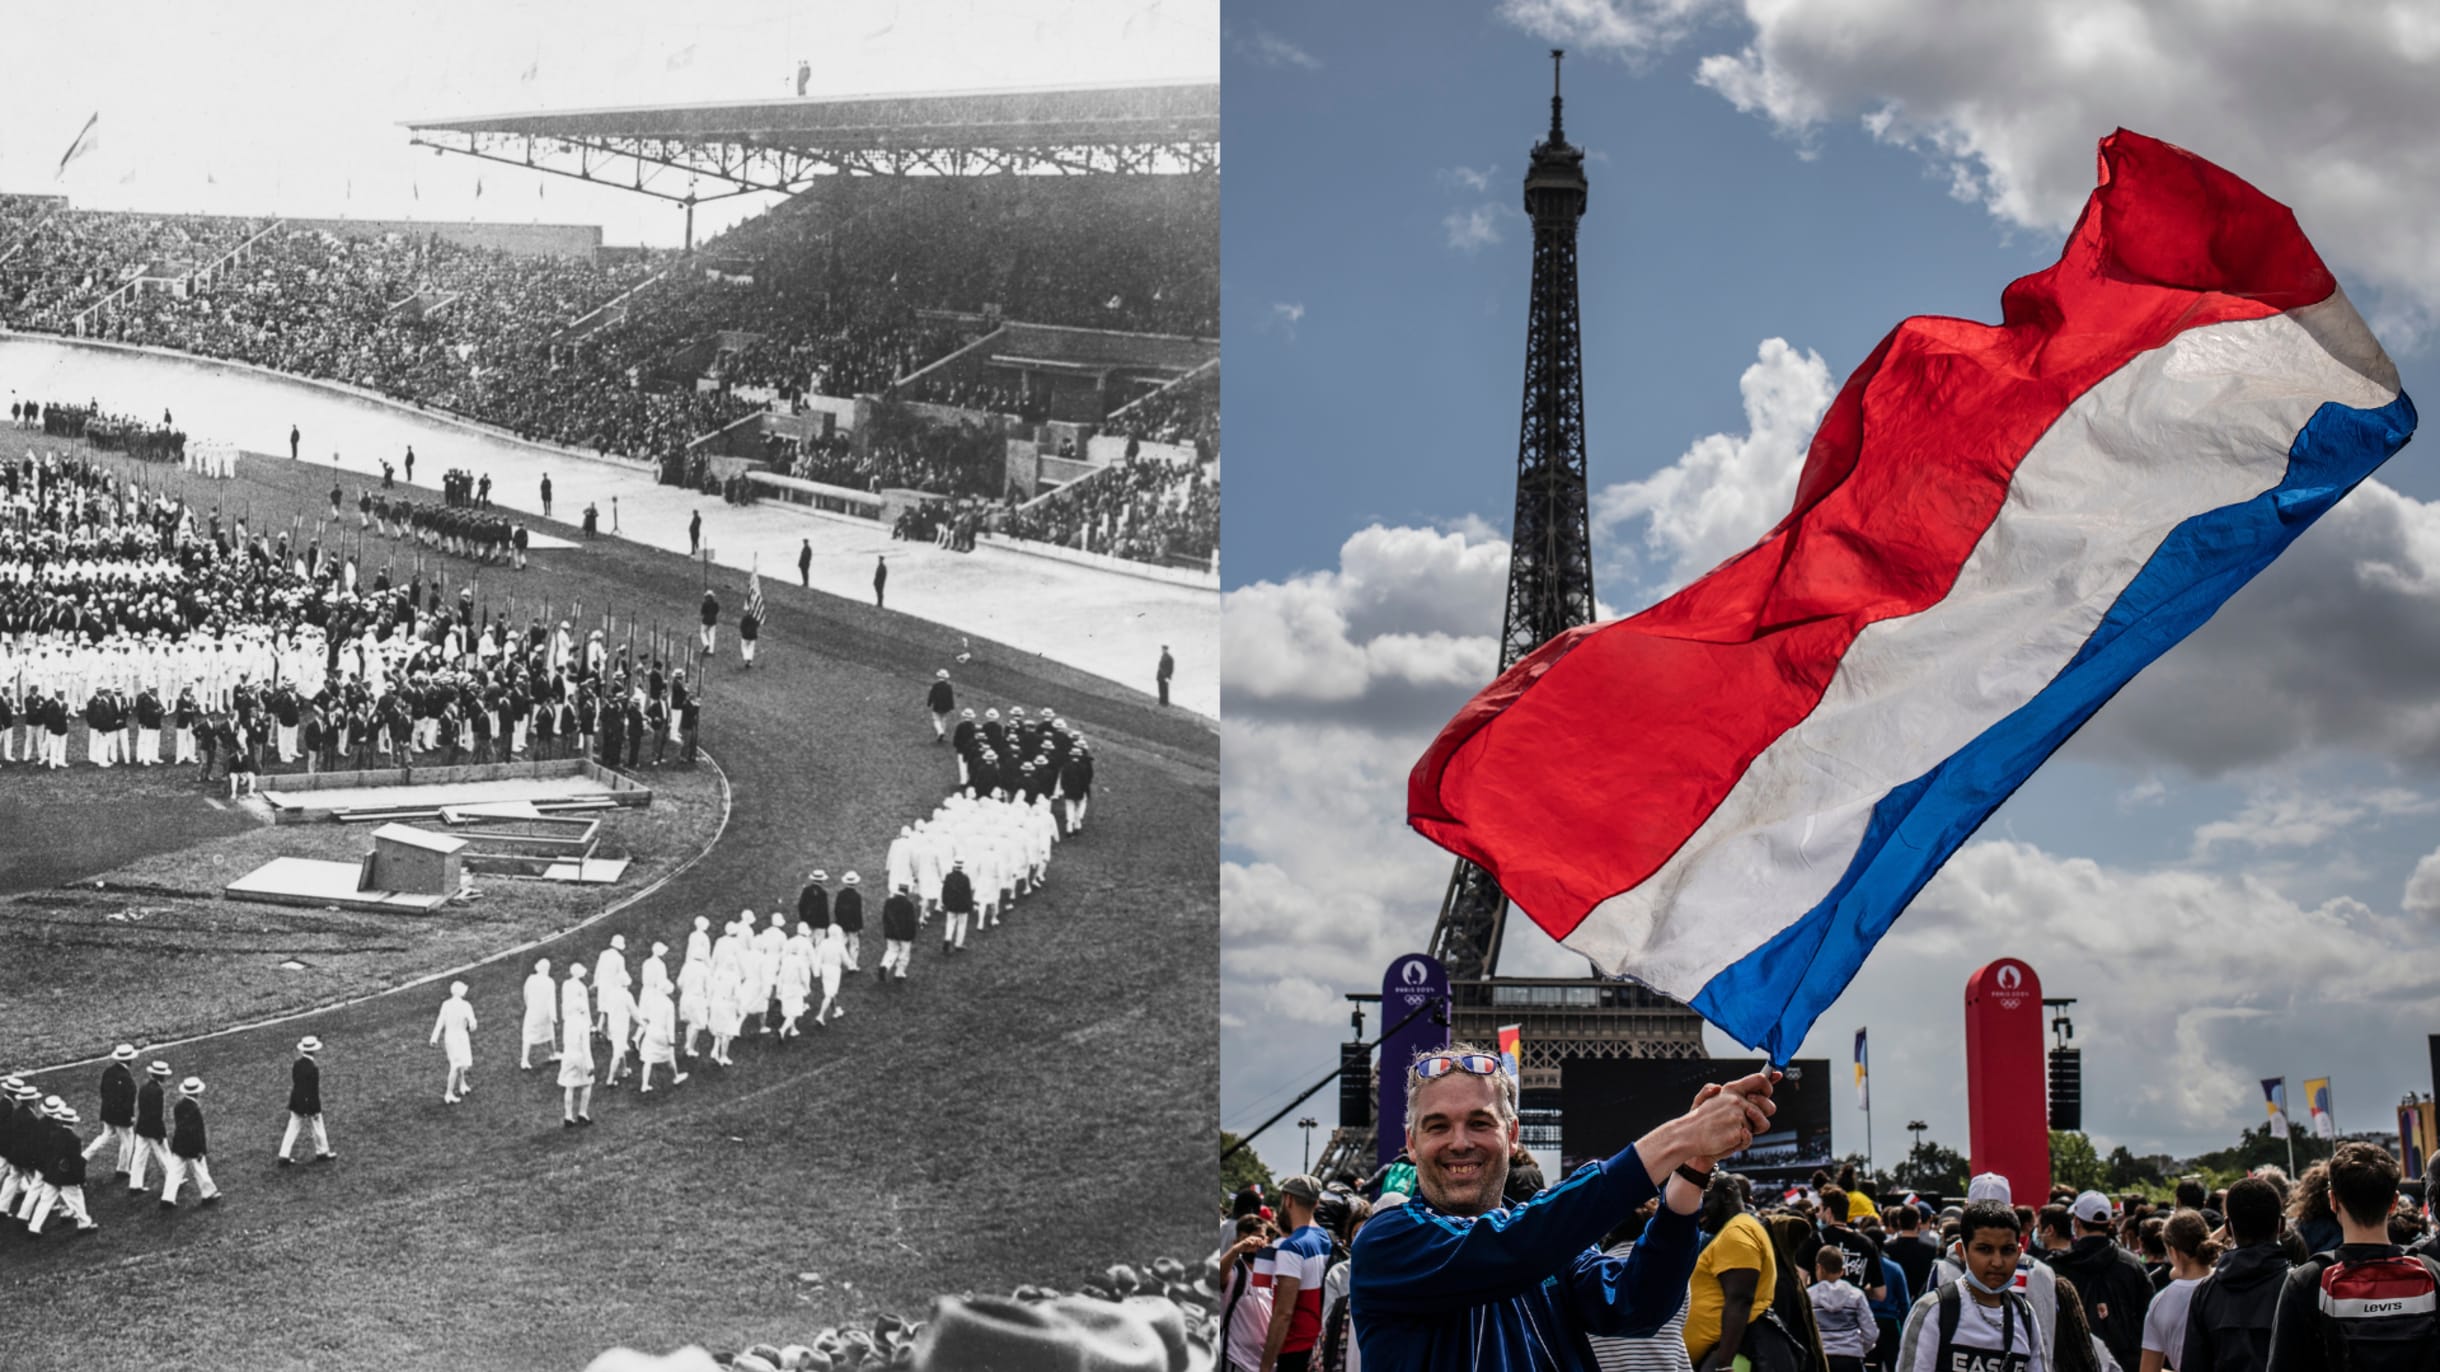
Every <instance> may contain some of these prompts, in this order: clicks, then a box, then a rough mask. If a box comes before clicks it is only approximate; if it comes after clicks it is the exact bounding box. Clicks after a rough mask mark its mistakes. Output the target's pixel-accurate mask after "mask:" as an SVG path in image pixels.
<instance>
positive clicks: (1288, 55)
mask: <svg viewBox="0 0 2440 1372" xmlns="http://www.w3.org/2000/svg"><path fill="white" fill-rule="evenodd" d="M1240 47H1241V48H1242V49H1243V50H1244V51H1245V53H1246V54H1247V55H1248V56H1250V57H1252V58H1253V59H1254V60H1255V61H1257V62H1260V63H1262V64H1263V65H1264V66H1266V67H1295V68H1297V69H1298V70H1300V71H1320V70H1321V68H1322V59H1320V58H1318V57H1316V56H1314V55H1313V54H1312V53H1310V52H1307V51H1306V50H1305V49H1303V48H1300V47H1298V46H1297V45H1296V44H1294V43H1291V42H1289V41H1288V40H1287V39H1285V38H1282V37H1280V36H1279V35H1278V34H1276V33H1273V32H1271V31H1270V30H1269V29H1256V30H1254V36H1253V38H1251V39H1250V40H1247V41H1245V42H1243V43H1242V44H1240Z"/></svg>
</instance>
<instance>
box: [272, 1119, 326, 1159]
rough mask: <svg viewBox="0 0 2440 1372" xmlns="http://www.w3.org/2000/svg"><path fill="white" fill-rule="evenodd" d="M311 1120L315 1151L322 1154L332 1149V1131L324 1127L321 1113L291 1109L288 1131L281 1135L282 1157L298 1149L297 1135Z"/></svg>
mask: <svg viewBox="0 0 2440 1372" xmlns="http://www.w3.org/2000/svg"><path fill="white" fill-rule="evenodd" d="M309 1122H310V1123H311V1124H312V1125H313V1150H314V1152H315V1153H316V1154H322V1153H327V1152H329V1151H330V1131H329V1130H328V1129H325V1128H323V1127H322V1117H321V1116H320V1115H300V1114H298V1113H297V1112H295V1111H294V1110H291V1111H289V1112H288V1132H286V1133H284V1134H282V1135H280V1156H281V1157H283V1158H284V1157H287V1156H289V1155H290V1154H292V1153H294V1152H295V1151H296V1146H297V1135H298V1133H300V1132H301V1131H302V1130H303V1129H304V1128H305V1126H306V1124H307V1123H309Z"/></svg>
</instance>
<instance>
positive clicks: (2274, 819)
mask: <svg viewBox="0 0 2440 1372" xmlns="http://www.w3.org/2000/svg"><path fill="white" fill-rule="evenodd" d="M2432 808H2433V803H2432V802H2431V801H2430V800H2429V799H2427V798H2426V797H2424V796H2423V795H2421V794H2419V793H2417V792H2415V791H2411V790H2407V789H2405V788H2404V787H2397V786H2384V787H2380V788H2377V789H2374V790H2369V791H2358V792H2352V793H2348V792H2333V791H2329V790H2311V791H2307V790H2302V789H2298V788H2297V787H2295V786H2293V785H2284V786H2278V787H2265V788H2261V789H2257V790H2256V791H2255V792H2254V793H2253V794H2252V795H2251V796H2250V797H2248V798H2247V800H2246V802H2245V805H2244V808H2242V809H2240V810H2238V811H2237V813H2235V814H2233V815H2230V816H2228V817H2227V818H2225V819H2215V820H2213V821H2211V822H2210V823H2208V824H2204V825H2202V826H2200V827H2199V828H2197V829H2196V830H2195V831H2194V855H2195V857H2196V859H2197V860H2198V861H2199V860H2201V859H2203V858H2205V857H2207V856H2208V855H2209V854H2210V852H2211V850H2212V849H2213V848H2214V847H2216V846H2219V845H2228V846H2232V847H2242V848H2251V849H2255V850H2257V851H2259V850H2263V849H2274V848H2313V847H2319V846H2321V845H2323V844H2326V843H2328V842H2330V841H2331V840H2333V839H2336V838H2342V837H2344V836H2346V835H2348V834H2349V833H2351V832H2354V831H2356V830H2357V829H2358V828H2359V826H2362V825H2364V824H2365V823H2366V822H2367V821H2370V822H2374V823H2377V822H2378V821H2380V820H2383V819H2387V818H2390V817H2392V816H2396V815H2417V814H2428V813H2430V812H2431V810H2432Z"/></svg>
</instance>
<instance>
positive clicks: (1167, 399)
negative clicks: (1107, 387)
mask: <svg viewBox="0 0 2440 1372" xmlns="http://www.w3.org/2000/svg"><path fill="white" fill-rule="evenodd" d="M1110 429H1111V431H1112V432H1115V433H1123V434H1125V435H1127V436H1128V437H1130V438H1134V439H1138V440H1140V441H1142V442H1145V443H1175V444H1179V445H1181V446H1185V447H1191V448H1193V449H1194V450H1195V452H1196V454H1197V455H1198V456H1200V457H1203V458H1205V459H1209V458H1211V457H1213V456H1216V455H1217V454H1218V453H1219V451H1220V369H1219V368H1218V367H1216V366H1215V367H1212V368H1209V369H1208V370H1205V371H1200V372H1197V373H1195V374H1194V375H1192V376H1189V377H1186V378H1185V379H1184V380H1181V381H1178V382H1177V383H1175V384H1173V385H1170V386H1165V387H1163V388H1162V389H1160V390H1157V391H1154V392H1153V393H1152V394H1150V395H1147V396H1145V397H1144V398H1143V399H1141V400H1138V401H1136V402H1135V403H1134V404H1132V405H1129V406H1127V407H1125V408H1124V409H1122V410H1120V411H1118V412H1117V413H1116V414H1113V415H1111V416H1110Z"/></svg>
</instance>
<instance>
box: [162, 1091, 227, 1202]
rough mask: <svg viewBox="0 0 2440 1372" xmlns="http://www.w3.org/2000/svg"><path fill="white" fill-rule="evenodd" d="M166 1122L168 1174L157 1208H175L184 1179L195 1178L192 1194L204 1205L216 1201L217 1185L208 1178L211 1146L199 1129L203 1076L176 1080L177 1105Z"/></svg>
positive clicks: (217, 1200) (217, 1198)
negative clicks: (168, 1122) (169, 1123)
mask: <svg viewBox="0 0 2440 1372" xmlns="http://www.w3.org/2000/svg"><path fill="white" fill-rule="evenodd" d="M173 1115H174V1119H175V1123H173V1124H172V1125H171V1126H170V1134H169V1163H168V1166H167V1168H166V1170H167V1172H168V1173H169V1175H168V1178H167V1179H166V1180H164V1181H163V1182H162V1183H161V1208H162V1209H164V1210H175V1209H177V1208H178V1193H179V1192H180V1191H181V1190H183V1189H185V1187H186V1179H187V1178H188V1177H190V1176H192V1177H193V1178H194V1179H195V1194H196V1195H197V1196H198V1197H200V1198H201V1199H200V1203H201V1204H204V1205H214V1204H218V1203H219V1201H220V1188H219V1187H218V1186H216V1185H214V1184H213V1182H212V1159H211V1147H210V1144H209V1143H208V1141H207V1140H206V1139H205V1138H204V1133H203V1078H201V1077H188V1078H187V1079H186V1080H185V1081H182V1082H180V1083H178V1105H177V1108H176V1109H175V1111H173Z"/></svg>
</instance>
